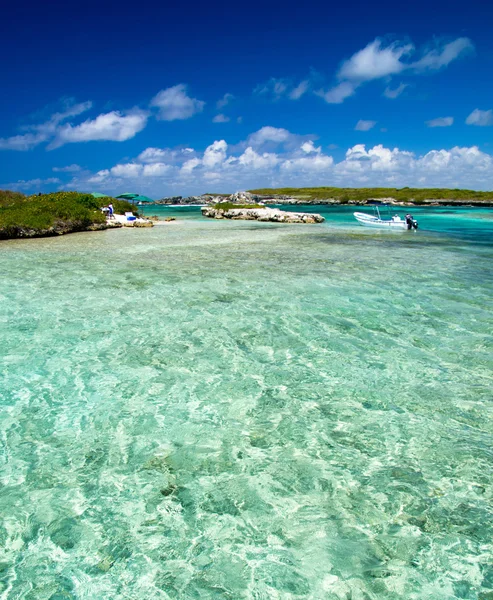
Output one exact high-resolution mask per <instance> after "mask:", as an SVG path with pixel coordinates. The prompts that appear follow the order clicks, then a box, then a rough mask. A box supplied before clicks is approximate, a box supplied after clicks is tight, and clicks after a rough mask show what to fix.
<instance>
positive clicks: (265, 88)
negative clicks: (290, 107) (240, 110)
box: [253, 77, 310, 101]
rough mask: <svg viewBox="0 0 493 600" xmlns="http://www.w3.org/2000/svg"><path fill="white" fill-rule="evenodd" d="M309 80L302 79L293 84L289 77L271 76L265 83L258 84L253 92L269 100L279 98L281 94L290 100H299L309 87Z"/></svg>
mask: <svg viewBox="0 0 493 600" xmlns="http://www.w3.org/2000/svg"><path fill="white" fill-rule="evenodd" d="M309 87H310V80H309V79H304V80H303V81H300V83H299V84H298V85H297V86H294V84H293V82H292V80H290V79H276V78H275V77H271V78H270V79H269V81H267V82H266V83H261V84H259V85H258V86H257V87H256V88H255V89H254V90H253V93H254V94H256V95H258V96H266V97H268V98H270V99H271V100H274V101H277V100H280V99H281V98H282V97H283V96H285V97H287V98H289V99H290V100H299V99H300V98H301V97H302V96H303V95H304V94H305V93H306V92H307V91H308V89H309Z"/></svg>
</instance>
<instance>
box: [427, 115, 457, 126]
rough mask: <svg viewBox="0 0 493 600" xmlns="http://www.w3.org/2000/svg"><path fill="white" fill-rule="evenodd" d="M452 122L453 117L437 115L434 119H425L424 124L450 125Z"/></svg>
mask: <svg viewBox="0 0 493 600" xmlns="http://www.w3.org/2000/svg"><path fill="white" fill-rule="evenodd" d="M453 124H454V117H438V118H436V119H431V120H430V121H426V125H427V126H428V127H450V126H451V125H453Z"/></svg>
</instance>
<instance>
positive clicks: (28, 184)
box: [2, 177, 61, 191]
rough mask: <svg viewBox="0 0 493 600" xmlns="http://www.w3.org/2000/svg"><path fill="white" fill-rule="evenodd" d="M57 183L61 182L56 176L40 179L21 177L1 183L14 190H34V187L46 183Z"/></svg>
mask: <svg viewBox="0 0 493 600" xmlns="http://www.w3.org/2000/svg"><path fill="white" fill-rule="evenodd" d="M58 183H61V182H60V180H59V179H58V177H48V178H47V179H40V178H36V179H29V180H25V179H21V180H20V181H16V182H13V183H7V184H5V185H2V187H5V188H7V189H9V190H14V191H16V190H29V191H35V188H39V187H43V186H46V185H55V184H58Z"/></svg>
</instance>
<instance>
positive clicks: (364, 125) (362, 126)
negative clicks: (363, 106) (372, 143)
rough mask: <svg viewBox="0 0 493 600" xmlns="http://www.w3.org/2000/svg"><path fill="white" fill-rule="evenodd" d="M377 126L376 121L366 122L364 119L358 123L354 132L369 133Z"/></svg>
mask: <svg viewBox="0 0 493 600" xmlns="http://www.w3.org/2000/svg"><path fill="white" fill-rule="evenodd" d="M376 124H377V122H376V121H365V120H364V119H360V120H359V121H358V122H357V123H356V125H355V127H354V130H355V131H369V130H370V129H372V128H373V127H375V125H376Z"/></svg>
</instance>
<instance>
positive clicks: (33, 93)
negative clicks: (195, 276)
mask: <svg viewBox="0 0 493 600" xmlns="http://www.w3.org/2000/svg"><path fill="white" fill-rule="evenodd" d="M492 22H493V3H489V2H486V1H482V2H478V1H477V0H472V1H471V2H468V3H467V5H466V4H464V3H463V2H462V1H461V2H460V3H459V2H458V1H457V0H447V1H446V2H445V1H436V2H434V1H433V0H432V1H431V2H430V1H427V2H424V1H422V0H418V1H417V2H413V3H395V2H387V1H385V0H384V1H381V2H378V3H370V2H365V3H329V2H327V1H326V0H324V1H318V0H316V1H312V2H310V1H309V2H305V3H293V4H289V3H288V2H286V1H284V2H280V1H277V0H276V1H272V0H265V1H263V2H261V1H259V0H250V1H249V2H248V3H231V2H229V3H226V2H214V3H204V2H201V3H195V2H190V1H189V2H182V3H164V2H159V3H157V2H156V3H154V2H146V1H144V2H141V3H139V4H138V5H137V4H135V3H132V4H125V3H122V2H119V3H116V2H107V1H105V0H100V1H98V2H95V1H94V0H88V1H87V2H84V3H82V4H80V3H68V2H65V1H64V2H60V1H59V0H55V1H52V2H50V3H40V2H36V3H31V2H25V1H23V0H20V1H18V2H16V3H10V5H9V6H6V7H3V9H2V19H1V20H0V47H1V55H2V60H1V61H0V81H1V88H0V90H1V91H0V189H12V190H19V191H22V192H24V193H38V192H48V191H55V190H78V191H88V192H95V191H97V192H103V193H108V194H111V195H117V194H119V193H123V192H136V193H140V194H145V195H148V196H150V197H151V198H155V199H157V198H162V197H165V196H175V195H181V196H187V195H191V194H201V193H206V192H210V193H220V192H222V193H226V192H231V193H232V192H235V191H239V190H245V189H252V188H260V187H288V186H299V187H300V186H305V187H310V186H321V185H326V186H348V187H370V186H380V187H404V186H409V187H412V186H416V187H452V188H469V189H477V190H493V137H492V133H493V77H492V66H493V37H492V36H491V23H492Z"/></svg>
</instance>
